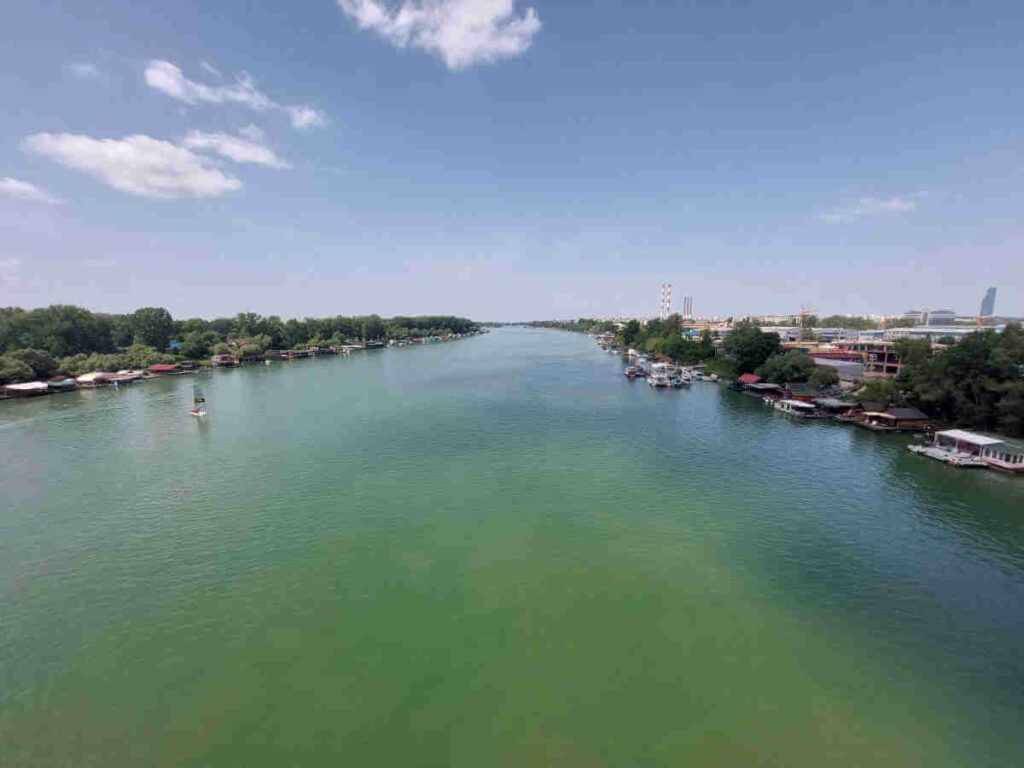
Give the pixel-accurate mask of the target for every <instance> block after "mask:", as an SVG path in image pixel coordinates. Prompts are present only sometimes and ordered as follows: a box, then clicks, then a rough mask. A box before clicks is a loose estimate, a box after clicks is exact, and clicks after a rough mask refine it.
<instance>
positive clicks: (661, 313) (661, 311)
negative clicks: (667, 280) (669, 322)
mask: <svg viewBox="0 0 1024 768" xmlns="http://www.w3.org/2000/svg"><path fill="white" fill-rule="evenodd" d="M664 317H665V284H664V283H662V284H661V301H659V302H658V319H659V320H662V319H664Z"/></svg>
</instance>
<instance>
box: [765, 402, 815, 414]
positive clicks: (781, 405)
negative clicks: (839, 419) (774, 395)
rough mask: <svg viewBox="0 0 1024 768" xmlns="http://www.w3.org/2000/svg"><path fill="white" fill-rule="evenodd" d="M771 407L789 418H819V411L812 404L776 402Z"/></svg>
mask: <svg viewBox="0 0 1024 768" xmlns="http://www.w3.org/2000/svg"><path fill="white" fill-rule="evenodd" d="M772 407H773V408H775V410H777V411H782V412H783V413H788V414H789V415H790V416H799V417H801V418H804V419H818V418H821V411H819V410H818V407H817V406H816V405H814V404H813V403H805V402H803V401H801V400H776V401H775V402H774V403H772Z"/></svg>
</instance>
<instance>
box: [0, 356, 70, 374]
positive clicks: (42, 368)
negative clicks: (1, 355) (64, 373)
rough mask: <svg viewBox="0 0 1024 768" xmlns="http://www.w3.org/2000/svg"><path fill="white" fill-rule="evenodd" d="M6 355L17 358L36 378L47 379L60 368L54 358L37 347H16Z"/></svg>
mask: <svg viewBox="0 0 1024 768" xmlns="http://www.w3.org/2000/svg"><path fill="white" fill-rule="evenodd" d="M7 357H10V358H13V359H15V360H19V361H21V362H22V363H24V364H25V365H27V366H28V367H29V368H31V369H32V376H33V378H36V379H48V378H50V377H51V376H53V375H54V374H55V373H57V371H58V370H59V368H60V366H59V365H58V364H57V361H56V360H54V359H53V358H52V357H50V356H49V355H48V354H46V353H45V352H43V351H41V350H38V349H16V350H14V351H13V352H8V353H7Z"/></svg>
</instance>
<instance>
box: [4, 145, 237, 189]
mask: <svg viewBox="0 0 1024 768" xmlns="http://www.w3.org/2000/svg"><path fill="white" fill-rule="evenodd" d="M22 147H23V148H24V149H25V150H26V151H27V152H31V153H33V154H36V155H40V156H42V157H47V158H50V159H51V160H54V161H55V162H57V163H60V164H61V165H63V166H65V167H67V168H73V169H74V170H77V171H82V172H83V173H87V174H89V175H90V176H95V177H96V178H98V179H100V180H101V181H104V182H106V183H107V184H109V185H110V186H111V187H113V188H114V189H117V190H120V191H122V192H127V193H129V194H132V195H141V196H143V197H161V198H175V197H213V196H216V195H220V194H222V193H224V192H229V191H232V190H236V189H239V188H241V186H242V182H241V181H239V180H238V179H236V178H233V177H231V176H228V175H227V174H225V173H223V172H222V171H221V170H219V169H218V168H216V167H214V165H213V161H211V160H210V159H209V158H206V157H203V156H202V155H197V154H195V153H194V152H192V151H191V150H189V149H186V148H185V147H179V146H176V145H174V144H171V143H170V142H168V141H160V140H158V139H154V138H152V137H150V136H145V135H142V134H136V135H133V136H125V137H124V138H123V139H94V138H92V137H90V136H78V135H74V134H70V133H36V134H33V135H32V136H29V137H27V138H26V139H25V140H24V141H23V142H22Z"/></svg>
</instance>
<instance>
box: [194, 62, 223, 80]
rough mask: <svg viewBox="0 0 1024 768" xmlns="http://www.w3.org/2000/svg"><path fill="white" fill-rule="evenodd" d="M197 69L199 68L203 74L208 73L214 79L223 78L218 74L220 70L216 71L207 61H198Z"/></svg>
mask: <svg viewBox="0 0 1024 768" xmlns="http://www.w3.org/2000/svg"><path fill="white" fill-rule="evenodd" d="M199 68H200V69H201V70H203V71H204V72H206V73H208V74H211V75H213V76H214V77H216V78H222V77H224V75H222V74H221V73H220V70H219V69H217V68H216V67H215V66H213V64H211V63H210V62H208V61H200V62H199Z"/></svg>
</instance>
